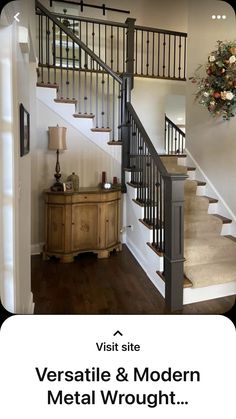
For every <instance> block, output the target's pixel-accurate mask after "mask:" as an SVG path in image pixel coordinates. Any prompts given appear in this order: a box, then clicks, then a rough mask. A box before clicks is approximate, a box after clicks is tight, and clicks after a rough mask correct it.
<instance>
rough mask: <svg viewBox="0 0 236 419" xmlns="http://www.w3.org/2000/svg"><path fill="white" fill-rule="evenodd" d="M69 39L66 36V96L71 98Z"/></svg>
mask: <svg viewBox="0 0 236 419" xmlns="http://www.w3.org/2000/svg"><path fill="white" fill-rule="evenodd" d="M69 84H70V82H69V40H68V35H67V36H66V97H67V99H69Z"/></svg>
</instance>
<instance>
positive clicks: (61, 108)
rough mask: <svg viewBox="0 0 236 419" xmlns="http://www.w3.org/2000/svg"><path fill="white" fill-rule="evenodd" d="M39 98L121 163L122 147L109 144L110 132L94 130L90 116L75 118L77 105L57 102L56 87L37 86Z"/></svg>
mask: <svg viewBox="0 0 236 419" xmlns="http://www.w3.org/2000/svg"><path fill="white" fill-rule="evenodd" d="M36 96H37V99H38V100H39V101H40V102H42V103H43V104H44V105H45V106H47V107H48V108H50V109H52V110H53V111H54V112H56V113H57V114H58V115H59V116H60V117H61V118H63V119H64V120H65V121H66V123H68V124H70V125H71V126H73V127H74V128H75V129H77V130H78V131H79V132H80V133H81V134H83V135H84V136H85V137H86V138H87V139H88V140H89V141H91V142H93V143H94V144H95V145H96V146H97V147H99V148H101V149H102V150H103V151H105V152H106V153H107V154H109V155H110V156H111V157H112V158H113V159H115V160H116V161H117V162H118V163H121V147H120V146H110V145H108V144H107V143H108V141H109V133H104V132H100V133H97V132H92V131H91V128H93V121H92V120H91V119H89V118H74V117H73V114H74V113H75V105H73V104H69V103H57V102H55V101H54V99H56V97H57V95H56V88H55V89H53V88H51V87H36Z"/></svg>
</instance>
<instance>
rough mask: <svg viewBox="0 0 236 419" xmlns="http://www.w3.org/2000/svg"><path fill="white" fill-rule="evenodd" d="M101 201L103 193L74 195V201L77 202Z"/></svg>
mask: <svg viewBox="0 0 236 419" xmlns="http://www.w3.org/2000/svg"><path fill="white" fill-rule="evenodd" d="M100 201H101V194H89V193H88V194H78V195H73V197H72V203H73V204H75V203H77V202H100Z"/></svg>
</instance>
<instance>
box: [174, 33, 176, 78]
mask: <svg viewBox="0 0 236 419" xmlns="http://www.w3.org/2000/svg"><path fill="white" fill-rule="evenodd" d="M175 63H176V35H175V36H174V70H173V72H174V77H176V69H175Z"/></svg>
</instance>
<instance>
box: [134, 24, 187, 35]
mask: <svg viewBox="0 0 236 419" xmlns="http://www.w3.org/2000/svg"><path fill="white" fill-rule="evenodd" d="M135 29H136V30H139V31H147V32H156V33H164V34H166V35H175V36H183V37H186V38H187V36H188V34H187V33H186V32H176V31H169V30H167V29H158V28H151V27H149V26H139V25H135Z"/></svg>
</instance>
